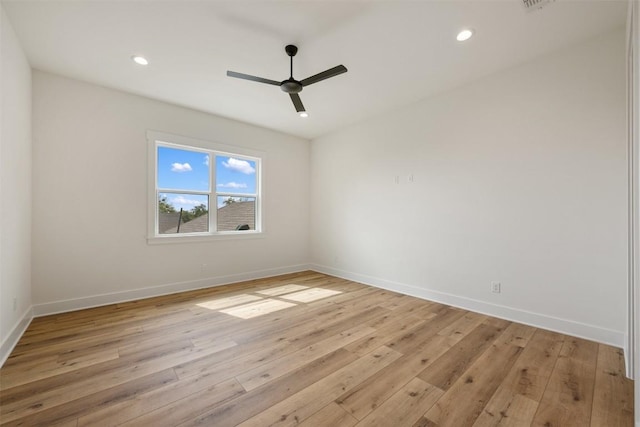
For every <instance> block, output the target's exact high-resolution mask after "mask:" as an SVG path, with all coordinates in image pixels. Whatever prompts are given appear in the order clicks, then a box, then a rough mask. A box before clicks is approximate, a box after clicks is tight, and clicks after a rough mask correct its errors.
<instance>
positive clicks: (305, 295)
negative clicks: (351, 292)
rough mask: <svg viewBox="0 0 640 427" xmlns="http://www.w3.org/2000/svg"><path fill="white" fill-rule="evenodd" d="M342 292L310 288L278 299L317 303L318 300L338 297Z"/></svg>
mask: <svg viewBox="0 0 640 427" xmlns="http://www.w3.org/2000/svg"><path fill="white" fill-rule="evenodd" d="M341 293H342V292H340V291H334V290H331V289H322V288H311V289H307V290H305V291H300V292H296V293H293V294H289V295H284V296H282V297H280V298H282V299H287V300H291V301H297V302H312V301H317V300H319V299H322V298H327V297H331V296H334V295H338V294H341Z"/></svg>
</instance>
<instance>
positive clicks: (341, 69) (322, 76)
mask: <svg viewBox="0 0 640 427" xmlns="http://www.w3.org/2000/svg"><path fill="white" fill-rule="evenodd" d="M346 72H347V67H345V66H344V65H338V66H337V67H333V68H329V69H328V70H326V71H323V72H321V73H318V74H316V75H315V76H311V77H307V78H306V79H304V80H300V84H301V85H302V86H309V85H312V84H314V83H318V82H320V81H322V80H326V79H328V78H329V77H333V76H337V75H338V74H342V73H346Z"/></svg>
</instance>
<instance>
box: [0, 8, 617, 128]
mask: <svg viewBox="0 0 640 427" xmlns="http://www.w3.org/2000/svg"><path fill="white" fill-rule="evenodd" d="M2 5H3V8H4V9H5V11H6V12H7V15H8V16H9V19H10V21H11V23H12V24H13V26H14V28H15V30H16V33H17V34H18V37H19V39H20V41H21V43H22V46H23V48H24V49H25V52H26V54H27V56H28V58H29V61H30V63H31V65H32V66H33V67H34V68H36V69H39V70H44V71H50V72H53V73H58V74H62V75H65V76H69V77H73V78H76V79H80V80H84V81H88V82H92V83H96V84H99V85H103V86H107V87H112V88H116V89H121V90H124V91H127V92H132V93H136V94H140V95H144V96H148V97H151V98H155V99H160V100H163V101H167V102H171V103H175V104H179V105H183V106H187V107H191V108H194V109H197V110H202V111H206V112H210V113H213V114H217V115H220V116H224V117H229V118H233V119H237V120H241V121H244V122H248V123H253V124H256V125H260V126H264V127H267V128H271V129H276V130H279V131H282V132H286V133H289V134H293V135H298V136H301V137H305V138H315V137H317V136H320V135H323V134H326V133H328V132H331V131H333V130H336V129H338V128H341V127H343V126H346V125H348V124H351V123H355V122H357V121H360V120H362V119H364V118H367V117H372V116H375V115H378V114H382V113H384V112H386V111H390V110H393V109H397V108H399V107H401V106H404V105H408V104H411V103H413V102H416V101H418V100H420V99H422V98H425V97H427V96H429V95H432V94H434V93H436V92H441V91H443V90H446V89H449V88H452V87H455V86H459V85H461V84H464V83H466V82H469V81H471V80H473V79H476V78H478V77H480V76H483V75H486V74H489V73H492V72H495V71H497V70H499V69H503V68H506V67H510V66H513V65H516V64H519V63H522V62H524V61H527V60H529V59H532V58H534V57H536V56H539V55H542V54H544V53H547V52H551V51H554V50H557V49H561V48H563V47H566V46H569V45H571V44H574V43H578V42H580V41H582V40H585V39H588V38H590V37H593V36H595V35H597V34H600V33H603V32H606V31H610V30H613V29H614V28H616V27H620V26H623V25H624V24H625V21H626V12H627V2H626V0H620V1H617V0H609V1H589V0H580V1H568V0H557V1H556V2H555V3H551V4H549V5H548V6H546V7H545V8H543V9H542V10H538V11H535V12H527V11H525V8H524V6H523V5H522V0H501V1H483V0H472V1H455V0H449V1H444V0H443V1H416V0H413V1H402V0H395V1H394V0H388V1H310V0H299V1H258V0H254V1H241V0H234V1H187V0H182V1H177V0H174V1H116V0H113V1H92V0H85V1H42V0H39V1H29V0H20V1H3V2H2ZM464 27H472V28H473V29H475V32H476V34H475V36H474V37H473V38H472V39H471V40H469V41H468V42H465V43H460V42H457V41H456V40H455V36H456V34H457V32H458V31H459V30H460V29H462V28H464ZM290 43H293V44H296V45H298V47H299V52H298V55H297V56H296V57H295V59H294V77H295V78H297V79H298V80H300V79H303V78H305V77H309V76H311V75H313V74H316V73H318V72H320V71H323V70H325V69H327V68H331V67H333V66H335V65H338V64H344V65H345V66H346V67H347V68H348V69H349V72H348V73H346V74H342V75H340V76H337V77H334V78H331V79H329V80H325V81H322V82H319V83H317V84H314V85H312V86H309V87H307V88H305V89H304V91H303V92H301V94H300V96H301V98H302V101H303V103H304V105H305V107H306V109H307V111H308V112H309V114H310V117H309V118H306V119H303V118H300V117H298V115H297V114H296V112H295V109H294V107H293V105H292V103H291V100H290V99H289V97H288V95H287V94H285V93H284V92H282V91H280V89H279V88H278V87H276V86H270V85H265V84H260V83H255V82H250V81H244V80H240V79H233V78H229V77H227V76H226V71H227V70H233V71H237V72H241V73H246V74H252V75H257V76H261V77H265V78H268V79H273V80H284V79H285V78H288V76H289V75H288V73H289V61H288V57H287V56H286V54H285V52H284V46H285V45H287V44H290ZM133 54H140V55H144V56H145V57H147V58H148V59H149V61H150V64H149V65H148V66H147V67H141V66H139V65H136V64H134V63H133V62H132V61H131V59H130V58H131V56H132V55H133Z"/></svg>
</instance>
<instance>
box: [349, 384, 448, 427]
mask: <svg viewBox="0 0 640 427" xmlns="http://www.w3.org/2000/svg"><path fill="white" fill-rule="evenodd" d="M443 393H444V391H442V390H440V389H439V388H437V387H435V386H433V385H431V384H428V383H426V382H424V381H422V380H421V379H420V378H414V379H412V380H411V381H410V382H409V383H408V384H407V385H405V386H404V387H402V389H400V390H399V391H398V392H397V393H396V394H394V395H393V396H391V397H390V398H389V399H388V400H386V401H385V402H384V403H383V404H382V405H380V406H379V407H378V408H376V409H375V410H374V411H373V412H372V413H371V414H369V415H368V416H367V417H366V418H365V419H363V420H362V421H360V422H359V423H358V424H357V425H359V426H368V427H369V426H370V427H387V426H391V425H393V426H398V427H402V426H412V425H413V424H415V423H416V422H417V421H418V420H419V419H420V418H421V417H422V414H424V413H425V412H427V411H428V410H429V408H431V407H432V406H433V404H434V403H436V401H437V400H438V399H439V398H440V396H442V394H443Z"/></svg>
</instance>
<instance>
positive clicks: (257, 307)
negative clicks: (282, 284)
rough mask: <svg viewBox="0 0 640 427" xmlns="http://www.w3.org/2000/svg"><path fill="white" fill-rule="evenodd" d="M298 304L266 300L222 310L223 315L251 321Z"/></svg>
mask: <svg viewBox="0 0 640 427" xmlns="http://www.w3.org/2000/svg"><path fill="white" fill-rule="evenodd" d="M295 305H296V304H294V303H291V302H286V301H279V300H275V299H265V300H262V301H258V302H252V303H249V304H244V305H239V306H237V307H231V308H226V309H224V310H220V312H221V313H225V314H229V315H231V316H235V317H239V318H241V319H251V318H252V317H258V316H262V315H264V314H269V313H273V312H274V311H279V310H284V309H285V308H289V307H293V306H295Z"/></svg>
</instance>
